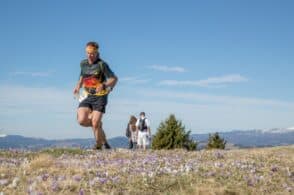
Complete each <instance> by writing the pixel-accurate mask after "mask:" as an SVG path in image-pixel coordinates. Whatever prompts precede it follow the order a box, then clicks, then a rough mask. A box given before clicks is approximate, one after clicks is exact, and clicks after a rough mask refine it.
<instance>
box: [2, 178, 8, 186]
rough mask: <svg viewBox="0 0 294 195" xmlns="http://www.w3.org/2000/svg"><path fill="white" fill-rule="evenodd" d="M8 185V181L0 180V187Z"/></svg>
mask: <svg viewBox="0 0 294 195" xmlns="http://www.w3.org/2000/svg"><path fill="white" fill-rule="evenodd" d="M6 184H8V179H0V186H5V185H6Z"/></svg>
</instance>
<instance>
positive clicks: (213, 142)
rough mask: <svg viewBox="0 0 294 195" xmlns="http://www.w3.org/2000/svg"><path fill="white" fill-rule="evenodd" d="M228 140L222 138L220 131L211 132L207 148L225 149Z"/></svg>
mask: <svg viewBox="0 0 294 195" xmlns="http://www.w3.org/2000/svg"><path fill="white" fill-rule="evenodd" d="M226 143H227V141H225V140H224V139H223V138H221V137H220V136H219V134H218V132H216V133H214V134H212V135H211V134H209V138H208V143H207V146H206V148H207V149H225V147H226Z"/></svg>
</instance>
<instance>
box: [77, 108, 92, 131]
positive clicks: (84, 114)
mask: <svg viewBox="0 0 294 195" xmlns="http://www.w3.org/2000/svg"><path fill="white" fill-rule="evenodd" d="M89 116H91V109H90V108H87V107H80V108H78V111H77V120H78V123H79V124H80V125H82V126H84V127H91V126H92V120H91V119H90V118H89Z"/></svg>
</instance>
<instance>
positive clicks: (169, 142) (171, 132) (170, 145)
mask: <svg viewBox="0 0 294 195" xmlns="http://www.w3.org/2000/svg"><path fill="white" fill-rule="evenodd" d="M189 135H190V131H188V132H185V127H184V126H183V125H182V122H181V121H178V120H177V119H176V117H175V115H173V114H171V115H170V116H169V117H168V119H166V121H165V122H161V123H160V125H159V127H158V129H157V133H156V134H155V136H154V137H153V141H152V149H175V148H186V149H188V150H195V149H196V147H197V143H196V142H194V141H193V140H192V139H190V138H189Z"/></svg>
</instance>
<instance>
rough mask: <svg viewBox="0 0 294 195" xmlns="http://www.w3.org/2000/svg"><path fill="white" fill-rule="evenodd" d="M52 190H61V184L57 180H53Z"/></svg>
mask: <svg viewBox="0 0 294 195" xmlns="http://www.w3.org/2000/svg"><path fill="white" fill-rule="evenodd" d="M51 190H52V191H54V192H56V191H58V190H59V185H58V183H57V181H53V182H52V184H51Z"/></svg>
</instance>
